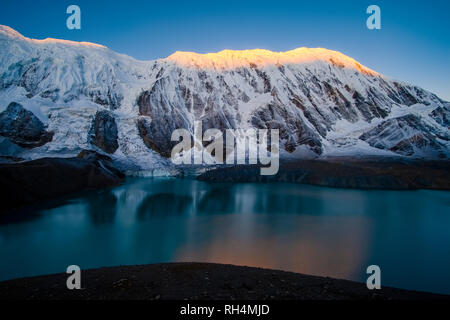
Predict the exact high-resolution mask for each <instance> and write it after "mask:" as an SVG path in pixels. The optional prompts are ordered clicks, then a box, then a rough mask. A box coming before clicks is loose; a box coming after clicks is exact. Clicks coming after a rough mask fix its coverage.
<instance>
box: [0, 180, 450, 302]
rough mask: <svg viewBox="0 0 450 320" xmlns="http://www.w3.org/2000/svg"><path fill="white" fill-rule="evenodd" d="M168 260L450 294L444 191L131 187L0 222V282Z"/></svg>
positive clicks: (448, 206) (183, 183) (176, 183)
mask: <svg viewBox="0 0 450 320" xmlns="http://www.w3.org/2000/svg"><path fill="white" fill-rule="evenodd" d="M174 261H198V262H218V263H229V264H236V265H247V266H257V267H264V268H273V269H281V270H287V271H294V272H301V273H305V274H313V275H322V276H329V277H335V278H343V279H350V280H356V281H360V282H365V281H366V278H367V274H366V268H367V267H368V266H369V265H372V264H375V265H379V266H380V268H381V281H382V285H385V286H394V287H399V288H405V289H415V290H424V291H431V292H440V293H447V294H450V192H446V191H426V190H421V191H363V190H348V189H332V188H324V187H314V186H306V185H299V184H289V183H270V184H264V183H260V184H258V183H243V184H228V183H223V184H221V183H215V184H209V183H204V182H199V181H195V180H189V179H175V178H136V179H129V180H128V181H127V183H125V184H123V185H121V186H119V187H116V188H112V189H108V190H103V191H89V192H84V193H81V194H79V195H77V196H75V197H70V198H67V199H62V200H58V201H54V202H52V203H51V204H49V205H46V206H45V207H39V209H38V210H37V209H36V210H33V211H32V212H30V211H29V212H21V213H17V214H16V215H14V217H11V216H8V217H6V218H5V217H4V218H2V220H1V221H0V280H6V279H12V278H18V277H25V276H33V275H44V274H52V273H61V272H65V270H66V268H67V266H69V265H72V264H76V265H79V266H80V267H81V268H82V269H88V268H96V267H103V266H117V265H134V264H148V263H159V262H174Z"/></svg>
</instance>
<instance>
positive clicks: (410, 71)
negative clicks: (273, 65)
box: [0, 0, 450, 100]
mask: <svg viewBox="0 0 450 320" xmlns="http://www.w3.org/2000/svg"><path fill="white" fill-rule="evenodd" d="M70 4H77V5H79V6H80V8H81V13H82V29H81V30H75V31H70V30H68V29H67V28H66V18H67V16H68V15H67V14H66V8H67V6H68V5H70ZM371 4H377V5H378V6H379V7H380V8H381V18H382V29H381V30H372V31H371V30H368V29H367V28H366V19H367V17H368V15H367V14H366V8H367V7H368V6H369V5H371ZM0 8H1V10H0V24H5V25H8V26H10V27H12V28H14V29H16V30H18V31H19V32H20V33H22V34H23V35H25V36H28V37H32V38H46V37H52V38H62V39H69V40H83V41H90V42H96V43H100V44H103V45H106V46H108V47H109V48H111V49H112V50H115V51H118V52H120V53H125V54H128V55H131V56H133V57H135V58H137V59H145V60H148V59H155V58H162V57H166V56H168V55H170V54H171V53H173V52H174V51H177V50H180V51H195V52H201V53H205V52H215V51H220V50H222V49H252V48H264V49H269V50H274V51H286V50H290V49H294V48H297V47H302V46H306V47H324V48H328V49H333V50H338V51H341V52H343V53H344V54H347V55H349V56H351V57H353V58H355V59H356V60H358V61H360V62H361V63H362V64H364V65H366V66H368V67H370V68H372V69H374V70H376V71H378V72H381V73H383V74H385V75H387V76H390V77H393V78H396V79H400V80H404V81H408V82H410V83H413V84H416V85H419V86H422V87H424V88H425V89H428V90H431V91H432V92H435V93H437V94H438V95H439V96H440V97H442V98H444V99H446V100H450V16H449V15H450V0H428V1H415V0H396V1H393V0H389V1H384V0H370V1H365V0H359V1H349V0H334V1H328V0H320V1H314V0H308V1H302V0H296V1H284V0H277V1H274V0H272V1H264V0H258V1H253V0H252V1H246V0H240V1H233V0H229V1H213V0H210V1H193V0H184V1H177V0H170V1H143V0H141V1H137V0H126V1H123V0H109V1H106V0H101V1H95V0H90V1H85V0H71V1H65V0H58V1H48V0H44V1H39V0H35V1H32V0H22V1H6V0H1V7H0ZM0 55H1V54H0Z"/></svg>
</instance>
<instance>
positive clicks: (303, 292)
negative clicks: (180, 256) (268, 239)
mask: <svg viewBox="0 0 450 320" xmlns="http://www.w3.org/2000/svg"><path fill="white" fill-rule="evenodd" d="M68 276H69V275H68V274H65V273H61V274H56V275H48V276H38V277H32V278H23V279H15V280H9V281H4V282H0V300H184V299H188V300H450V295H439V294H433V293H424V292H416V291H407V290H401V289H394V288H388V287H382V289H381V290H374V291H371V290H368V289H367V287H366V285H365V284H363V283H357V282H353V281H348V280H338V279H332V278H325V277H317V276H309V275H303V274H298V273H292V272H285V271H279V270H268V269H260V268H252V267H241V266H233V265H223V264H212V263H165V264H151V265H140V266H120V267H109V268H99V269H91V270H83V271H82V274H81V279H82V280H81V286H82V290H68V289H67V287H66V280H67V278H68Z"/></svg>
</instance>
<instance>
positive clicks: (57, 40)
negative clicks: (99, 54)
mask: <svg viewBox="0 0 450 320" xmlns="http://www.w3.org/2000/svg"><path fill="white" fill-rule="evenodd" d="M30 40H31V41H33V42H35V43H61V44H67V45H73V46H77V45H79V46H87V47H97V48H106V47H105V46H102V45H101V44H97V43H92V42H85V41H81V42H79V41H70V40H62V39H53V38H47V39H43V40H37V39H30Z"/></svg>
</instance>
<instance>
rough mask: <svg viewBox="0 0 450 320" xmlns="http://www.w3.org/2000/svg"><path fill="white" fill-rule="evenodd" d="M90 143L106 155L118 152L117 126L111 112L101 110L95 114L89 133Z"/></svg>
mask: <svg viewBox="0 0 450 320" xmlns="http://www.w3.org/2000/svg"><path fill="white" fill-rule="evenodd" d="M89 142H90V143H91V144H93V145H95V146H97V147H99V148H100V149H102V150H103V151H105V152H106V153H114V152H115V151H116V150H117V148H118V147H119V143H118V141H117V124H116V120H115V119H114V116H113V115H112V114H111V112H109V111H107V110H101V111H98V112H97V113H96V114H95V117H94V119H93V121H92V126H91V129H90V131H89Z"/></svg>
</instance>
